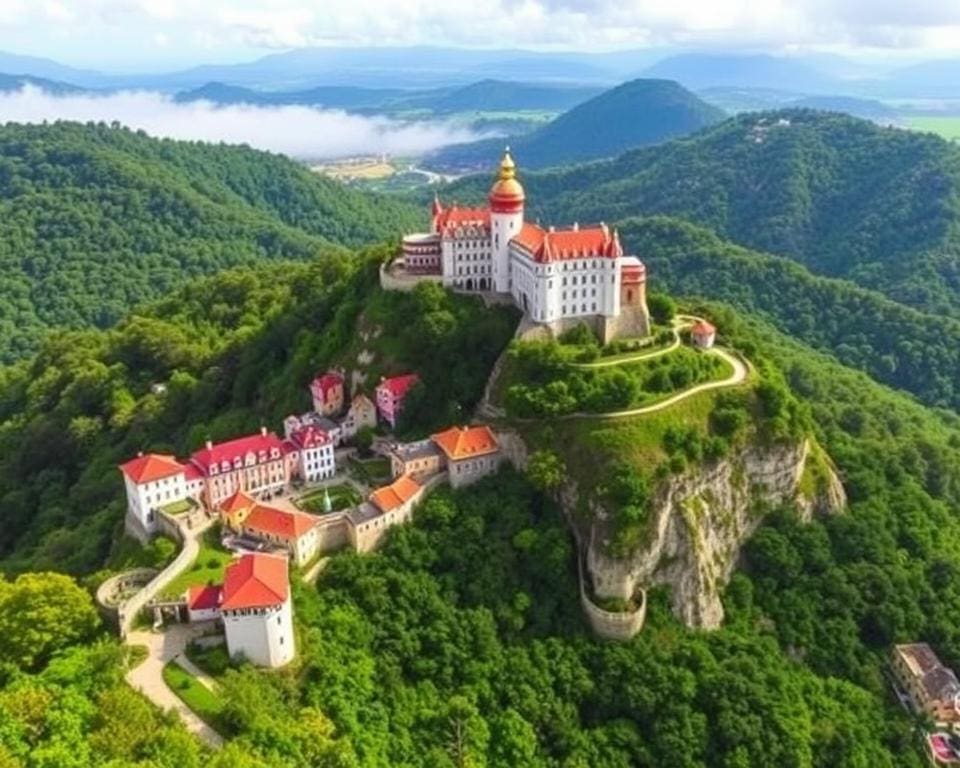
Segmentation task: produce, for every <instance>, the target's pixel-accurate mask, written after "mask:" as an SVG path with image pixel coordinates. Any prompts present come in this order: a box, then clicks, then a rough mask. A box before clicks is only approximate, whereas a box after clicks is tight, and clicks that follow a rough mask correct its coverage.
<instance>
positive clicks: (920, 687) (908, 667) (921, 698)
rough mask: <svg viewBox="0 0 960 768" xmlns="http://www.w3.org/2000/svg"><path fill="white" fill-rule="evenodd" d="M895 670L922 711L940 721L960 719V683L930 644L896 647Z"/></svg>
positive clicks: (915, 705) (899, 679)
mask: <svg viewBox="0 0 960 768" xmlns="http://www.w3.org/2000/svg"><path fill="white" fill-rule="evenodd" d="M893 671H894V674H896V676H897V680H898V681H899V682H900V685H902V686H903V689H904V690H905V691H906V692H907V693H908V694H909V695H910V698H911V699H912V701H913V705H914V708H915V709H916V710H917V711H918V712H925V713H927V714H928V715H930V717H931V718H932V719H933V720H934V721H935V722H938V723H956V722H960V709H958V707H960V682H958V681H957V676H956V675H955V674H954V672H953V670H952V669H950V668H949V667H945V666H944V665H943V664H941V663H940V659H939V658H937V654H935V653H934V652H933V649H932V648H931V647H930V646H929V645H927V644H926V643H908V644H905V645H896V646H894V649H893Z"/></svg>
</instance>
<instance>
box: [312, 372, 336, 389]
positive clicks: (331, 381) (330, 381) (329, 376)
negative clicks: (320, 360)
mask: <svg viewBox="0 0 960 768" xmlns="http://www.w3.org/2000/svg"><path fill="white" fill-rule="evenodd" d="M338 386H339V387H342V386H343V376H341V375H340V374H339V373H337V372H336V371H327V372H326V373H323V374H320V375H319V376H317V377H316V378H315V379H314V380H313V381H311V382H310V388H311V389H316V390H319V391H320V392H323V393H324V394H326V393H327V392H329V391H330V390H331V389H333V388H334V387H338Z"/></svg>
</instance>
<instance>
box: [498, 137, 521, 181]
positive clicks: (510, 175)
mask: <svg viewBox="0 0 960 768" xmlns="http://www.w3.org/2000/svg"><path fill="white" fill-rule="evenodd" d="M516 176H517V164H516V163H515V162H513V158H512V157H511V156H510V146H509V145H507V146H506V147H505V148H504V150H503V159H502V160H501V161H500V173H499V174H498V178H499V179H500V180H501V181H508V180H509V179H514V178H516Z"/></svg>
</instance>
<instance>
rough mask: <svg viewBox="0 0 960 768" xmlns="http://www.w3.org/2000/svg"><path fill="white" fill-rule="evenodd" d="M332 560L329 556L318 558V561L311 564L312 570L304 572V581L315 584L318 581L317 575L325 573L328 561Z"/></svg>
mask: <svg viewBox="0 0 960 768" xmlns="http://www.w3.org/2000/svg"><path fill="white" fill-rule="evenodd" d="M329 562H330V558H329V557H321V558H320V559H319V560H317V562H316V563H314V564H313V565H311V566H310V570H309V571H307V572H306V573H305V574H303V581H304V583H306V584H313V583H314V582H316V580H317V577H318V576H319V575H320V574H321V573H323V569H324V568H326V567H327V563H329Z"/></svg>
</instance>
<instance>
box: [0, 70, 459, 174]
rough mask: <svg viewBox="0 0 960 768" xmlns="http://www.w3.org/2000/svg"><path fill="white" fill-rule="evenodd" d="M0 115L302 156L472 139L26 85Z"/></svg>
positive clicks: (438, 130) (417, 148) (413, 149)
mask: <svg viewBox="0 0 960 768" xmlns="http://www.w3.org/2000/svg"><path fill="white" fill-rule="evenodd" d="M0 115H2V116H3V119H4V120H5V121H8V122H13V123H41V122H44V121H48V122H49V121H54V120H75V121H79V122H90V121H103V122H112V121H118V122H120V123H122V124H123V125H126V126H129V127H131V128H137V129H142V130H144V131H146V132H147V133H149V134H150V135H152V136H164V137H168V138H174V139H190V140H198V141H209V142H225V143H228V144H249V145H250V146H252V147H256V148H258V149H266V150H270V151H273V152H283V153H284V154H287V155H291V156H293V157H299V158H310V159H314V158H333V157H345V156H350V155H359V154H376V153H381V152H386V153H388V154H391V155H405V154H420V153H423V152H426V151H428V150H431V149H436V148H437V147H441V146H443V145H445V144H451V143H455V142H461V141H471V140H473V139H475V138H477V136H476V135H475V134H473V133H472V132H470V131H467V130H464V129H462V128H454V127H452V126H449V125H445V124H443V123H426V122H416V123H402V122H398V121H395V120H389V119H386V118H380V117H363V116H359V115H350V114H347V113H345V112H341V111H337V110H320V109H313V108H310V107H300V106H289V107H258V106H226V107H217V106H214V105H212V104H210V103H208V102H193V103H190V104H178V103H174V102H173V101H171V100H170V99H169V98H167V97H165V96H162V95H160V94H157V93H152V92H146V91H137V92H134V91H129V92H125V93H118V94H113V95H110V96H53V95H51V94H49V93H46V92H45V91H42V90H40V89H37V88H33V87H26V88H24V89H23V90H21V91H17V92H12V93H6V94H0Z"/></svg>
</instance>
